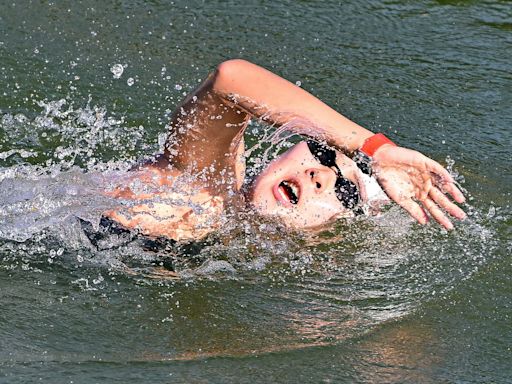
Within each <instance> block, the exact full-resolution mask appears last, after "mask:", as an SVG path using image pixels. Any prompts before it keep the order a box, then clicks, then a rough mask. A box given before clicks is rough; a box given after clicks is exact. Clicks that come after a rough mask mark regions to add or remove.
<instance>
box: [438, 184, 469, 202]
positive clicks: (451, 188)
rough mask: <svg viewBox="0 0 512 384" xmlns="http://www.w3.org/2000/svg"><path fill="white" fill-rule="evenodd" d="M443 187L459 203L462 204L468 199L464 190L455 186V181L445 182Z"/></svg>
mask: <svg viewBox="0 0 512 384" xmlns="http://www.w3.org/2000/svg"><path fill="white" fill-rule="evenodd" d="M441 187H442V189H443V190H444V191H446V192H448V193H449V194H450V195H451V196H452V197H453V198H454V200H455V201H456V202H457V203H460V204H462V203H463V202H465V201H466V198H465V197H464V195H463V194H462V192H461V191H460V190H459V188H457V187H456V186H455V183H446V184H443V185H442V186H441Z"/></svg>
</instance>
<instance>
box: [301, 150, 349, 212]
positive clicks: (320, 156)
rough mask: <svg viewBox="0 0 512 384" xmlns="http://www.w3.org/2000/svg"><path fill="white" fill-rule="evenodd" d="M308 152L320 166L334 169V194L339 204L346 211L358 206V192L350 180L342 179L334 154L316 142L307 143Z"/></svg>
mask: <svg viewBox="0 0 512 384" xmlns="http://www.w3.org/2000/svg"><path fill="white" fill-rule="evenodd" d="M307 144H308V148H309V151H310V152H311V154H312V155H313V157H314V158H315V159H316V160H317V161H318V162H319V163H320V164H322V165H324V166H326V167H329V168H334V171H335V172H336V183H335V184H334V192H335V193H336V197H337V198H338V200H339V201H340V202H341V204H342V205H343V206H344V207H345V208H347V209H354V208H356V207H357V205H358V204H359V190H358V189H357V186H356V185H355V184H354V183H353V182H351V181H350V180H348V179H346V178H344V177H343V174H342V172H341V170H340V169H339V167H338V165H337V164H336V152H335V151H334V150H332V149H330V148H328V147H326V146H325V145H322V144H320V143H318V142H316V141H312V140H308V141H307Z"/></svg>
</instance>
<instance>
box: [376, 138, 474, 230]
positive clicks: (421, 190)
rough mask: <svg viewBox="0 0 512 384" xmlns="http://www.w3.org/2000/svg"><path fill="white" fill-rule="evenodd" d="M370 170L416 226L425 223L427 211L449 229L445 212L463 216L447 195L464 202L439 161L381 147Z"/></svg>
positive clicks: (413, 152)
mask: <svg viewBox="0 0 512 384" xmlns="http://www.w3.org/2000/svg"><path fill="white" fill-rule="evenodd" d="M372 167H373V170H374V172H375V176H376V178H377V181H378V182H379V184H380V185H381V187H382V189H384V191H385V192H386V193H387V195H388V196H389V197H390V198H391V199H392V200H394V201H395V202H396V203H397V204H399V205H400V206H401V207H402V208H404V209H405V210H406V211H407V212H409V214H410V215H411V216H412V217H413V218H415V219H416V220H417V221H418V222H419V223H421V224H426V223H427V222H428V220H429V217H428V215H427V213H426V212H428V213H429V214H430V215H431V216H432V217H433V218H434V219H435V220H436V221H437V222H438V223H439V224H441V225H442V226H443V227H445V228H446V229H448V230H449V229H452V228H453V224H452V223H451V221H450V219H448V217H447V216H446V214H445V212H446V213H448V214H450V215H451V216H453V217H455V218H457V219H460V220H462V219H464V218H465V217H466V214H465V213H464V211H463V210H462V209H460V208H459V207H458V206H457V205H455V204H454V203H453V202H452V201H451V200H450V199H449V198H448V197H447V196H446V193H448V194H450V195H451V196H452V197H453V199H454V200H455V201H456V202H457V203H463V202H464V201H465V198H464V195H463V194H462V192H461V191H460V190H459V189H458V188H457V186H456V185H455V180H454V179H453V177H452V176H451V175H450V174H449V173H448V171H447V170H446V169H444V168H443V167H442V166H441V165H440V164H439V163H438V162H436V161H434V160H432V159H430V158H428V157H426V156H424V155H423V154H421V153H420V152H417V151H414V150H412V149H407V148H403V147H397V146H392V145H383V146H382V147H381V148H379V149H378V150H377V152H375V154H374V156H373V164H372ZM443 210H444V212H443Z"/></svg>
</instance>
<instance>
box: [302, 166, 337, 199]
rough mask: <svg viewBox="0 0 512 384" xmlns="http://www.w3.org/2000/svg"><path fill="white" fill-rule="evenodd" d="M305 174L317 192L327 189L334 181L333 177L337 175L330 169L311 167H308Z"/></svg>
mask: <svg viewBox="0 0 512 384" xmlns="http://www.w3.org/2000/svg"><path fill="white" fill-rule="evenodd" d="M305 174H306V177H307V179H308V182H309V183H310V185H312V186H313V188H314V191H315V192H316V193H322V192H323V191H325V190H326V189H327V188H328V186H329V185H330V184H331V183H332V179H333V178H335V177H336V175H335V174H334V172H333V171H332V170H330V169H318V168H309V169H306V171H305Z"/></svg>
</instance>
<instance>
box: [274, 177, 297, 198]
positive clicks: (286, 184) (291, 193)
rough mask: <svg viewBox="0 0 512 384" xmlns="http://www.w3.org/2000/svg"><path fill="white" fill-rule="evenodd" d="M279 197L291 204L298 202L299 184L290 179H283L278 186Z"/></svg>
mask: <svg viewBox="0 0 512 384" xmlns="http://www.w3.org/2000/svg"><path fill="white" fill-rule="evenodd" d="M278 191H279V194H280V195H281V197H282V198H283V199H284V200H285V201H288V202H290V203H292V204H297V203H298V202H299V186H298V185H297V183H295V182H294V181H291V180H283V181H281V183H279V187H278Z"/></svg>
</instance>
